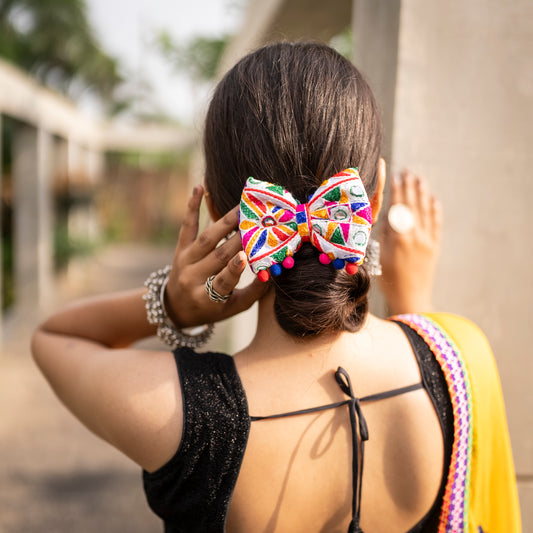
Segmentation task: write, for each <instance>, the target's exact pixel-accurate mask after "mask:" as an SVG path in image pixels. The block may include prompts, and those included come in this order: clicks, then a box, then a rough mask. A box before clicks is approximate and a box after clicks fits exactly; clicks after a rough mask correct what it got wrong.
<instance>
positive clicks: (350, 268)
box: [346, 263, 359, 276]
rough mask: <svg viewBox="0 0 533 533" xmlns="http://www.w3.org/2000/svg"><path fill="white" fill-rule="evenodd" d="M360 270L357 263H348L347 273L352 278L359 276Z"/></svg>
mask: <svg viewBox="0 0 533 533" xmlns="http://www.w3.org/2000/svg"><path fill="white" fill-rule="evenodd" d="M358 270H359V266H358V265H356V264H355V263H346V272H348V274H350V276H353V275H354V274H357V271H358Z"/></svg>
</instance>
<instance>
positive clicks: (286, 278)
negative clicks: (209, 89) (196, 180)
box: [204, 43, 381, 337]
mask: <svg viewBox="0 0 533 533" xmlns="http://www.w3.org/2000/svg"><path fill="white" fill-rule="evenodd" d="M204 148H205V158H206V176H205V178H206V185H207V188H208V190H209V192H210V194H211V197H212V199H213V202H214V205H215V207H216V208H217V210H218V212H219V213H220V214H224V213H226V212H227V211H229V210H230V209H232V208H233V207H234V206H235V205H237V204H238V202H239V199H240V196H241V193H242V189H243V187H244V185H245V182H246V180H247V178H248V177H249V176H253V177H254V178H257V179H260V180H263V181H269V182H272V183H276V184H279V185H282V186H283V187H284V188H285V189H287V190H288V191H289V192H291V193H292V194H293V196H294V197H295V198H296V199H297V200H298V201H299V202H305V201H307V198H308V196H309V195H310V194H312V193H313V192H314V191H315V190H316V189H317V188H318V186H319V185H320V184H321V183H322V181H324V179H327V178H329V177H331V176H333V175H334V174H336V173H337V172H339V171H341V170H344V169H345V168H348V167H358V168H359V173H360V176H361V179H362V181H363V183H364V185H365V188H366V191H367V194H368V196H369V198H370V197H372V196H373V194H374V192H375V189H376V185H377V178H376V172H377V166H378V160H379V155H380V150H381V123H380V119H379V114H378V111H377V107H376V103H375V100H374V96H373V95H372V92H371V90H370V88H369V87H368V85H367V83H366V82H365V81H364V79H363V78H362V76H361V74H360V73H359V72H358V70H357V69H356V68H355V67H354V66H353V65H352V64H351V63H350V62H349V61H348V60H346V59H345V58H344V57H342V56H341V55H340V54H338V53H337V52H335V51H334V50H333V49H331V48H329V47H327V46H325V45H322V44H317V43H277V44H273V45H269V46H266V47H264V48H261V49H259V50H257V51H256V52H253V53H252V54H250V55H248V56H246V57H244V58H243V59H242V60H241V61H239V62H238V63H237V64H236V65H235V66H234V67H233V68H232V69H231V70H230V71H229V72H228V73H227V74H226V76H225V77H224V78H223V79H222V81H221V82H220V83H219V85H218V86H217V88H216V90H215V93H214V96H213V99H212V101H211V104H210V106H209V110H208V113H207V118H206V127H205V137H204ZM317 258H318V252H317V251H316V250H315V249H314V248H312V246H311V245H310V244H308V243H304V244H303V245H302V247H301V248H300V250H299V251H298V252H297V254H296V256H295V264H294V268H292V269H290V270H284V271H283V272H282V274H281V275H280V276H277V277H276V278H274V280H273V284H274V288H275V291H276V300H275V304H274V305H275V312H276V317H277V319H278V322H279V323H280V325H281V327H282V328H283V329H284V330H285V331H287V332H289V333H291V334H293V335H296V336H300V337H302V336H309V335H316V334H319V333H322V332H326V331H343V330H347V331H356V330H357V329H359V328H360V327H361V325H362V322H363V320H364V318H365V316H366V312H367V308H368V301H367V292H368V289H369V276H368V274H367V272H366V269H365V267H364V265H363V266H361V267H360V268H359V271H358V273H357V274H356V275H354V276H350V275H348V274H346V272H345V271H344V270H342V271H340V270H335V269H334V268H333V267H332V266H331V265H322V264H320V263H319V261H318V259H317Z"/></svg>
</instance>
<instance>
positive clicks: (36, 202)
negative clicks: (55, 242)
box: [13, 126, 53, 319]
mask: <svg viewBox="0 0 533 533" xmlns="http://www.w3.org/2000/svg"><path fill="white" fill-rule="evenodd" d="M51 142H52V139H51V136H50V134H49V133H47V132H45V131H44V130H42V129H35V128H33V127H30V126H20V127H19V128H17V130H16V134H15V138H14V146H13V149H14V150H13V180H14V198H15V305H16V313H23V314H24V316H25V317H28V318H29V319H33V318H37V316H38V314H39V311H41V310H43V309H46V306H47V304H48V303H49V301H50V292H51V288H52V253H53V252H52V250H53V248H52V204H51V190H50V182H51V176H50V174H51V172H50V170H51V160H50V154H51Z"/></svg>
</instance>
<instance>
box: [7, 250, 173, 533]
mask: <svg viewBox="0 0 533 533" xmlns="http://www.w3.org/2000/svg"><path fill="white" fill-rule="evenodd" d="M171 258H172V250H171V249H168V248H147V247H141V246H120V247H113V248H108V249H106V250H104V251H103V252H101V253H99V254H98V255H96V256H92V257H90V258H86V259H83V260H78V261H76V262H75V263H74V264H73V265H72V268H71V269H70V270H69V272H68V275H65V276H63V277H62V279H61V280H60V281H59V282H58V287H57V290H56V295H57V299H58V305H59V304H60V303H62V302H64V301H67V300H71V299H73V298H75V297H79V296H81V295H86V294H95V293H99V292H104V291H109V290H113V289H127V288H132V287H136V286H139V285H140V284H142V282H143V280H144V279H145V277H146V276H147V274H148V273H150V272H151V271H152V270H155V269H156V268H159V267H160V266H162V265H164V264H167V263H168V262H170V260H171ZM32 328H33V325H32V324H27V323H22V322H19V323H17V324H15V325H12V327H11V332H9V331H8V335H10V337H11V339H8V342H7V343H6V346H5V347H4V348H3V350H2V354H1V356H0V458H1V459H0V478H1V482H0V533H72V532H76V533H92V532H99V533H123V532H125V531H127V532H128V533H141V532H142V533H152V532H160V531H162V525H161V523H160V521H159V520H158V519H157V518H156V517H155V516H154V515H152V513H151V511H150V510H149V509H148V506H147V504H146V500H145V498H144V494H143V492H142V484H141V471H140V469H139V468H138V467H137V466H136V465H134V464H133V463H131V462H130V461H129V460H128V459H126V458H124V457H122V456H121V455H120V454H119V453H118V452H115V451H114V450H113V449H111V448H110V447H109V446H108V445H107V444H105V443H103V442H101V441H100V440H99V439H97V438H96V437H94V436H93V435H92V434H91V433H89V432H88V431H87V430H86V429H85V428H84V427H82V426H81V425H80V424H79V423H78V422H77V421H76V420H75V419H74V418H73V417H72V416H71V415H70V414H69V413H68V412H67V411H66V410H65V408H64V407H63V406H62V405H61V404H60V403H59V402H58V401H57V399H56V398H55V396H54V395H53V393H52V392H51V391H50V389H49V387H48V385H47V384H46V383H45V382H44V380H43V378H42V377H41V376H40V374H39V373H38V371H37V369H36V368H35V366H34V364H33V361H32V360H31V357H30V355H29V338H30V335H31V330H32ZM15 335H16V338H13V337H14V336H15ZM158 346H160V345H159V344H158Z"/></svg>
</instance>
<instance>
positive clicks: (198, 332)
mask: <svg viewBox="0 0 533 533" xmlns="http://www.w3.org/2000/svg"><path fill="white" fill-rule="evenodd" d="M170 270H171V266H170V265H167V266H166V267H165V268H160V269H159V270H157V271H155V272H152V273H151V274H150V276H149V277H148V279H147V280H146V281H145V282H144V285H145V286H146V287H147V288H148V291H147V293H146V294H144V295H143V300H144V301H145V302H146V303H145V308H146V315H147V319H148V322H149V323H150V324H154V325H157V336H158V337H159V338H160V339H161V340H162V341H163V342H164V343H166V344H168V345H169V346H170V347H171V348H172V349H173V350H174V349H176V348H179V347H188V348H198V347H199V346H202V345H203V344H205V343H206V342H207V341H208V340H209V338H210V337H211V335H212V334H213V330H214V329H215V325H214V324H206V325H203V326H198V327H195V328H187V330H184V329H178V328H176V326H175V325H174V324H173V323H172V321H171V320H170V318H169V317H168V314H167V311H166V309H165V289H166V286H167V283H168V277H169V275H170Z"/></svg>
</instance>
